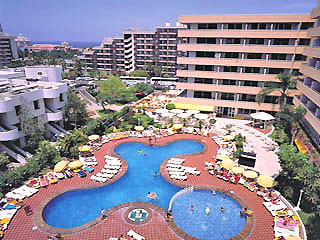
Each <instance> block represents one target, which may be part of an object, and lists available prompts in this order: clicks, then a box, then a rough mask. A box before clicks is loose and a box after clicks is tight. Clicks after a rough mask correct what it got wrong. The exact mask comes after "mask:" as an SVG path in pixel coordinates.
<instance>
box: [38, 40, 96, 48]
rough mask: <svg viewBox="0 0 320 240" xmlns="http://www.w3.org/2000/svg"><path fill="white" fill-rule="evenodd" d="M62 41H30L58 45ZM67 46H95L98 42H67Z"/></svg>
mask: <svg viewBox="0 0 320 240" xmlns="http://www.w3.org/2000/svg"><path fill="white" fill-rule="evenodd" d="M62 42H63V41H48V42H46V41H32V44H54V45H60V44H61V43H62ZM67 42H68V43H69V46H71V47H75V48H88V47H95V46H99V45H100V42H69V41H67Z"/></svg>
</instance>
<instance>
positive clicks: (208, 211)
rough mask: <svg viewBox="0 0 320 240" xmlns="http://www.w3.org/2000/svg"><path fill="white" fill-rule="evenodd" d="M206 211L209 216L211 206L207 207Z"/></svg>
mask: <svg viewBox="0 0 320 240" xmlns="http://www.w3.org/2000/svg"><path fill="white" fill-rule="evenodd" d="M205 211H206V215H207V216H209V215H210V208H209V207H206V210H205Z"/></svg>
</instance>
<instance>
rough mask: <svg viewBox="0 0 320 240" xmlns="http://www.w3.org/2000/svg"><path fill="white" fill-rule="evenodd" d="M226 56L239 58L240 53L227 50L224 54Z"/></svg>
mask: <svg viewBox="0 0 320 240" xmlns="http://www.w3.org/2000/svg"><path fill="white" fill-rule="evenodd" d="M224 57H225V58H239V53H236V52H226V53H225V54H224Z"/></svg>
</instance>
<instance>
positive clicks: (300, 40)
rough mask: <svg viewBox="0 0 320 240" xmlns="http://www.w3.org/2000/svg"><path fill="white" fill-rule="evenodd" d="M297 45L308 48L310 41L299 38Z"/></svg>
mask: <svg viewBox="0 0 320 240" xmlns="http://www.w3.org/2000/svg"><path fill="white" fill-rule="evenodd" d="M298 45H303V46H309V45H310V39H307V38H300V39H299V41H298Z"/></svg>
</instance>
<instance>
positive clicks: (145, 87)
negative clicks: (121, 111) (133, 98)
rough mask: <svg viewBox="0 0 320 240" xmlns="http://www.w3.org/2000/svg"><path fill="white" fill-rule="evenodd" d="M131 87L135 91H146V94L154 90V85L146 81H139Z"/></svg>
mask: <svg viewBox="0 0 320 240" xmlns="http://www.w3.org/2000/svg"><path fill="white" fill-rule="evenodd" d="M130 89H131V91H132V92H134V93H144V94H145V95H148V94H150V93H152V92H153V91H154V87H152V86H150V85H149V84H146V83H137V84H135V85H133V86H132V87H130Z"/></svg>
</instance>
